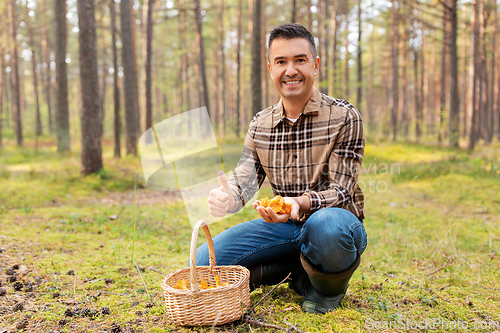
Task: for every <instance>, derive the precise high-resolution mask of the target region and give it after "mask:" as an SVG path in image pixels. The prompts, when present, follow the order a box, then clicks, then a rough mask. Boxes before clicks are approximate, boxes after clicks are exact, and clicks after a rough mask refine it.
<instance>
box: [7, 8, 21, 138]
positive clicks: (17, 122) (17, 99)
mask: <svg viewBox="0 0 500 333" xmlns="http://www.w3.org/2000/svg"><path fill="white" fill-rule="evenodd" d="M9 14H10V15H9V16H10V17H9V18H10V19H9V23H10V32H11V41H12V44H11V46H10V49H11V55H10V56H11V64H12V66H11V77H12V106H13V115H14V126H15V127H14V132H15V135H16V143H17V145H18V146H22V145H23V124H22V117H21V92H20V82H19V65H18V62H19V59H18V55H17V23H16V0H11V2H10V12H9Z"/></svg>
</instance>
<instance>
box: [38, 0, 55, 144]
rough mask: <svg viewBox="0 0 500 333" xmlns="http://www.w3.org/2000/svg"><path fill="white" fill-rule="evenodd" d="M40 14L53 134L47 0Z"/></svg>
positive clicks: (48, 107) (49, 119)
mask: <svg viewBox="0 0 500 333" xmlns="http://www.w3.org/2000/svg"><path fill="white" fill-rule="evenodd" d="M40 14H41V22H42V24H41V25H40V26H41V31H42V51H43V62H44V71H45V75H43V76H42V79H43V82H44V90H45V98H46V99H47V124H48V127H49V133H51V134H52V132H53V121H52V104H51V93H52V89H51V86H52V71H51V69H50V52H49V37H48V34H47V20H46V16H45V15H46V9H45V0H40Z"/></svg>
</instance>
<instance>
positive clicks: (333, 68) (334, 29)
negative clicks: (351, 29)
mask: <svg viewBox="0 0 500 333" xmlns="http://www.w3.org/2000/svg"><path fill="white" fill-rule="evenodd" d="M337 7H338V1H337V0H333V4H332V13H331V15H330V26H331V28H332V37H331V38H332V48H331V51H332V52H331V53H332V61H331V64H332V65H331V69H330V71H329V73H330V75H329V79H328V95H330V96H334V95H335V81H336V80H335V76H336V75H335V74H336V73H335V72H336V70H337V64H336V62H337ZM309 12H310V11H309Z"/></svg>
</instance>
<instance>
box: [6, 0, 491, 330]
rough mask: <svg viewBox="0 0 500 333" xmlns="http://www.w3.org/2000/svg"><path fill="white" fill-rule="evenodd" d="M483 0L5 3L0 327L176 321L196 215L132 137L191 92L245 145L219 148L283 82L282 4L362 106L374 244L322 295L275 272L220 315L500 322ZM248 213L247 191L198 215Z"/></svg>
mask: <svg viewBox="0 0 500 333" xmlns="http://www.w3.org/2000/svg"><path fill="white" fill-rule="evenodd" d="M498 10H499V6H498V4H497V1H496V0H488V1H484V0H472V1H457V0H442V1H436V0H429V1H427V0H426V1H423V0H418V1H406V0H391V1H382V0H380V1H368V0H360V1H354V0H346V1H338V0H329V1H327V0H286V1H285V0H279V1H275V2H270V1H264V0H249V1H243V0H210V1H200V0H175V1H170V0H167V1H165V0H141V1H135V0H121V1H115V0H95V1H94V0H78V1H77V0H54V1H46V0H37V1H33V0H4V1H2V2H1V3H0V22H1V31H0V69H1V71H0V146H1V147H0V179H1V183H2V187H3V188H2V191H0V258H1V261H0V332H2V329H4V328H5V329H7V330H10V329H12V330H14V329H20V330H22V329H26V330H27V331H34V332H36V331H44V332H46V331H49V330H52V329H54V330H56V331H63V332H70V331H76V330H81V329H82V328H83V327H85V328H86V329H87V330H89V331H96V332H100V331H103V330H106V331H109V332H121V331H130V332H133V331H147V332H155V331H188V330H187V329H183V328H180V327H178V326H176V325H174V324H172V323H171V322H169V320H168V317H167V316H166V315H165V308H164V306H163V305H162V297H163V296H162V291H161V289H160V287H159V283H160V281H161V279H162V278H163V276H164V274H166V273H169V272H171V271H173V270H175V269H179V268H182V267H185V265H186V262H187V257H188V256H189V238H190V233H191V228H190V227H189V221H188V218H187V216H186V209H185V207H184V204H183V203H182V198H181V197H180V195H179V193H164V192H156V191H153V190H151V189H148V188H147V186H146V183H145V180H144V177H143V174H142V170H141V160H140V157H139V155H140V151H139V149H138V140H139V138H140V136H141V135H142V133H144V132H145V131H146V130H147V129H149V128H151V127H152V126H153V125H155V124H157V123H159V122H161V121H163V120H165V119H168V118H170V117H172V116H175V115H178V114H181V113H184V112H186V111H189V110H192V109H195V108H198V107H201V106H206V107H207V110H208V113H209V115H210V120H211V123H212V128H213V129H214V132H215V135H216V136H217V142H218V143H219V145H221V146H222V150H224V149H225V148H224V147H229V146H231V145H234V146H233V147H232V148H235V147H236V145H240V146H239V149H233V150H232V151H231V154H230V156H224V158H226V157H228V158H227V159H225V160H224V163H226V164H227V165H226V166H227V167H228V166H229V165H234V164H235V163H236V161H237V159H238V157H239V154H240V153H241V144H242V142H243V137H244V135H245V133H246V130H247V128H248V124H249V122H250V120H251V119H252V117H253V115H254V114H255V113H256V112H258V111H260V110H262V109H264V108H266V107H267V106H269V105H271V104H273V103H276V102H277V101H278V100H279V95H278V93H277V92H276V90H275V88H274V86H273V83H272V81H271V79H270V77H269V73H268V71H267V66H266V61H265V59H266V57H265V53H266V37H267V34H268V33H269V31H270V30H272V28H274V27H276V26H278V25H279V24H281V23H285V22H297V23H301V24H303V25H304V26H305V27H307V28H308V29H309V30H310V31H311V32H312V34H313V36H315V40H316V45H317V49H318V55H319V56H320V57H321V65H320V66H321V67H320V73H319V77H318V78H317V80H316V82H315V86H316V87H317V88H318V89H319V90H320V91H321V92H323V93H326V94H328V95H331V96H334V97H336V98H341V99H345V100H347V101H349V102H351V103H352V104H353V105H354V106H355V107H356V108H357V109H359V110H360V112H361V114H362V116H363V120H364V126H365V131H366V138H367V145H366V151H365V157H364V160H363V167H362V172H361V175H360V183H362V184H363V190H364V193H365V196H366V207H365V211H366V216H367V218H366V220H365V222H366V223H365V224H366V230H367V233H368V235H369V247H368V250H367V251H366V252H365V254H364V255H363V261H362V264H361V266H360V269H358V271H357V272H356V274H355V275H354V277H353V279H352V283H351V287H350V289H349V292H348V295H346V298H345V300H344V301H343V307H342V309H340V310H338V311H336V312H335V313H333V314H332V313H331V314H327V315H324V316H317V315H309V314H304V313H302V311H301V310H300V301H301V297H300V296H298V295H296V294H295V293H294V292H293V291H291V290H289V289H288V287H287V286H286V285H285V284H283V285H281V286H279V287H278V288H276V289H274V290H273V291H272V292H271V294H270V295H269V296H267V297H266V298H265V299H264V300H263V301H262V302H261V303H259V304H258V306H255V308H253V311H252V312H251V313H249V314H248V317H246V320H241V321H238V322H236V323H233V324H229V325H224V326H221V327H217V328H215V330H217V331H229V332H241V331H249V330H253V331H261V332H264V331H267V330H270V329H271V326H269V325H277V326H283V327H285V328H286V329H292V328H291V326H290V325H289V324H290V323H292V324H295V325H296V327H298V328H300V329H302V330H303V331H310V332H325V331H340V330H343V331H366V330H370V329H372V330H373V329H375V330H380V329H383V327H382V326H383V324H384V323H389V322H391V321H396V320H401V319H404V320H408V321H409V320H414V321H419V320H425V319H426V318H427V319H428V318H431V319H434V318H438V319H440V320H441V321H442V323H443V326H441V327H440V328H438V329H437V330H436V331H454V330H453V329H452V328H450V326H449V325H450V323H453V322H455V323H456V322H457V320H458V321H464V322H467V323H468V325H470V326H469V331H484V330H489V331H492V330H493V331H494V330H498V329H500V324H499V322H500V318H499V317H498V311H497V309H498V308H499V306H500V305H499V304H500V295H499V293H498V290H499V288H498V286H497V284H498V281H499V280H500V276H499V274H500V273H499V272H500V269H499V268H500V266H499V263H498V253H499V251H500V229H499V224H498V216H500V208H499V207H500V205H499V203H500V193H499V191H498V190H495V188H500V157H499V156H500V154H499V152H500V148H499V138H500V62H499V61H500V58H499V56H500V54H499V52H498V43H500V41H499V40H498V34H499V28H498ZM182 129H184V130H186V132H188V133H189V132H190V131H191V132H196V131H198V130H200V128H198V127H197V123H196V122H193V123H190V122H187V123H186V124H183V127H182ZM224 145H226V146H224ZM229 169H230V168H229ZM178 171H179V170H178ZM181 171H182V170H181ZM205 171H206V170H205ZM214 176H215V174H214ZM261 195H262V196H265V195H268V196H272V195H273V194H272V191H271V189H270V188H269V186H264V188H263V190H262V192H261ZM255 217H256V215H255V211H253V210H252V209H246V210H243V211H242V212H241V213H239V214H237V215H234V216H232V217H230V218H228V219H227V220H224V221H221V222H219V223H215V224H212V225H211V230H212V231H213V234H217V233H219V232H221V231H222V230H224V229H225V228H227V227H230V226H232V225H234V224H236V223H240V222H241V221H243V220H248V219H252V218H255ZM199 243H201V239H200V242H199ZM16 283H18V284H16ZM1 289H4V291H5V294H4V295H2V293H3V292H2V291H1ZM270 289H271V287H263V288H258V289H257V290H256V291H254V292H253V293H252V294H251V303H252V305H255V304H256V303H257V302H258V301H259V299H260V298H261V297H262V296H263V295H265V293H267V292H268V291H270ZM108 314H112V316H109V315H108ZM252 318H253V319H255V320H259V321H260V324H256V323H255V322H251V321H249V320H250V319H252ZM444 323H447V324H448V326H445V325H444ZM476 324H477V326H473V325H476ZM250 325H252V326H250ZM265 325H268V326H265ZM370 325H371V326H370ZM376 325H378V326H376ZM381 325H382V326H381ZM482 325H486V328H484V326H482ZM488 325H489V326H488ZM251 327H253V328H251ZM194 330H196V331H207V332H208V331H211V330H212V329H211V328H208V327H205V328H195V329H194ZM278 330H279V329H278Z"/></svg>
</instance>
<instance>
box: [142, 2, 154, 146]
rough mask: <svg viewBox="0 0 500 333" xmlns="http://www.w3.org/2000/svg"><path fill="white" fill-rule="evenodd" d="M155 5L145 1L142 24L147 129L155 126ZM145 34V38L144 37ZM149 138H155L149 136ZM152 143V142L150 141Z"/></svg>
mask: <svg viewBox="0 0 500 333" xmlns="http://www.w3.org/2000/svg"><path fill="white" fill-rule="evenodd" d="M154 5H155V0H146V1H145V2H144V8H143V10H144V12H143V20H142V24H144V27H145V28H144V29H143V30H142V33H143V44H142V47H143V49H142V60H143V61H144V67H143V68H144V72H143V75H142V79H143V86H144V92H145V94H144V104H145V110H144V111H145V112H146V119H145V128H144V130H145V131H147V130H148V129H149V128H151V127H152V126H153V97H152V93H151V59H152V57H153V47H152V40H153V8H154ZM144 35H145V38H144ZM148 139H151V140H152V139H153V138H151V137H148ZM148 143H151V142H148Z"/></svg>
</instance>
